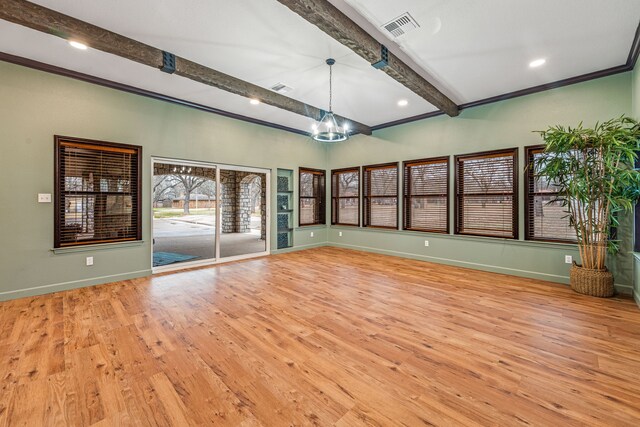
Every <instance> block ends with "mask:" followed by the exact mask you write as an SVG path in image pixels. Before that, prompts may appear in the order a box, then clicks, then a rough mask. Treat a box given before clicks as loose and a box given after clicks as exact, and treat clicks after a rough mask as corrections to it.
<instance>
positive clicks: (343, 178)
mask: <svg viewBox="0 0 640 427" xmlns="http://www.w3.org/2000/svg"><path fill="white" fill-rule="evenodd" d="M331 224H335V225H355V226H358V225H360V168H349V169H338V170H333V171H331Z"/></svg>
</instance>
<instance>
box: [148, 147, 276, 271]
mask: <svg viewBox="0 0 640 427" xmlns="http://www.w3.org/2000/svg"><path fill="white" fill-rule="evenodd" d="M269 178H270V174H269V171H268V170H265V169H256V168H248V167H238V166H223V165H216V164H208V163H199V162H188V161H180V160H170V159H154V160H153V202H152V203H153V220H152V228H153V249H152V254H153V269H154V271H158V272H159V271H165V270H171V269H176V268H183V267H190V266H197V265H206V264H212V263H215V262H217V261H221V260H230V259H240V258H244V257H249V256H256V255H264V254H268V252H269V250H268V249H269V243H268V241H269V227H268V224H269V217H268V206H269V195H268V191H267V188H269Z"/></svg>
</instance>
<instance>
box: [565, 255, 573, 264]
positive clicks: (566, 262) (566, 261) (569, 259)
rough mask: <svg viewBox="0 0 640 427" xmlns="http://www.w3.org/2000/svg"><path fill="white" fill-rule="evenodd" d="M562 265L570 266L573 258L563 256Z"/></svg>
mask: <svg viewBox="0 0 640 427" xmlns="http://www.w3.org/2000/svg"><path fill="white" fill-rule="evenodd" d="M564 263H565V264H571V263H573V257H572V256H571V255H565V256H564Z"/></svg>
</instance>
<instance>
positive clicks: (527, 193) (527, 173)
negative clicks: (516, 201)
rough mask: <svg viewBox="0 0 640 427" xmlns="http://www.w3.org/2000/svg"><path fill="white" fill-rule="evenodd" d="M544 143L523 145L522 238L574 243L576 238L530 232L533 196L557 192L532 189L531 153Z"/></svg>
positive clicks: (554, 194) (540, 148)
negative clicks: (562, 237)
mask: <svg viewBox="0 0 640 427" xmlns="http://www.w3.org/2000/svg"><path fill="white" fill-rule="evenodd" d="M544 147H545V145H544V144H538V145H529V146H527V147H524V159H525V160H524V161H525V169H524V238H525V240H533V241H538V242H552V243H567V244H575V243H576V240H567V239H551V238H546V239H544V238H540V237H535V235H533V234H532V229H533V223H532V221H533V219H532V218H531V213H530V211H531V209H532V206H531V203H532V202H533V197H534V196H539V195H549V196H557V195H558V193H553V192H544V193H536V192H534V191H533V184H534V176H533V174H534V170H533V164H532V161H531V160H532V155H533V154H534V153H536V152H540V151H542V150H544Z"/></svg>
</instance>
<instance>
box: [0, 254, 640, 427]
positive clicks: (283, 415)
mask: <svg viewBox="0 0 640 427" xmlns="http://www.w3.org/2000/svg"><path fill="white" fill-rule="evenodd" d="M0 325H1V327H0V425H11V426H13V425H16V426H17V425H26V426H44V425H69V426H74V425H77V426H90V425H95V426H112V425H175V426H190V425H243V426H254V425H265V426H288V425H321V426H329V425H334V424H335V425H338V426H356V425H407V426H418V425H441V426H453V425H455V426H458V425H461V426H465V425H469V426H471V425H502V426H514V425H539V426H572V425H594V426H597V425H602V426H618V425H619V426H625V425H626V426H638V425H640V421H639V420H640V310H639V309H638V307H637V306H636V305H635V303H634V302H633V301H631V300H629V299H607V300H603V299H595V298H589V297H585V296H580V295H578V294H575V293H573V292H572V291H571V290H570V289H569V288H568V287H566V286H562V285H555V284H551V283H546V282H540V281H536V280H528V279H522V278H516V277H511V276H505V275H499V274H492V273H483V272H478V271H474V270H467V269H461V268H454V267H447V266H443V265H438V264H430V263H425V262H420V261H412V260H407V259H401V258H395V257H388V256H383V255H375V254H369V253H364V252H356V251H348V250H344V249H337V248H319V249H312V250H306V251H301V252H295V253H290V254H284V255H276V256H271V257H266V258H260V259H255V260H250V261H244V262H238V263H233V264H227V265H221V266H217V267H213V268H206V269H200V270H192V271H186V272H181V273H175V274H169V275H163V276H155V277H150V278H143V279H137V280H129V281H124V282H119V283H114V284H109V285H103V286H96V287H91V288H85V289H79V290H74V291H68V292H62V293H57V294H52V295H46V296H41V297H35V298H24V299H20V300H15V301H10V302H5V303H0Z"/></svg>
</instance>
